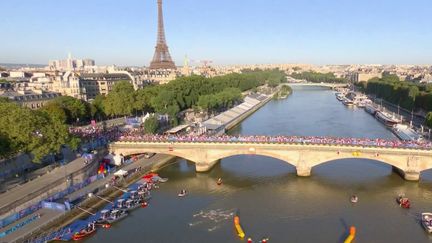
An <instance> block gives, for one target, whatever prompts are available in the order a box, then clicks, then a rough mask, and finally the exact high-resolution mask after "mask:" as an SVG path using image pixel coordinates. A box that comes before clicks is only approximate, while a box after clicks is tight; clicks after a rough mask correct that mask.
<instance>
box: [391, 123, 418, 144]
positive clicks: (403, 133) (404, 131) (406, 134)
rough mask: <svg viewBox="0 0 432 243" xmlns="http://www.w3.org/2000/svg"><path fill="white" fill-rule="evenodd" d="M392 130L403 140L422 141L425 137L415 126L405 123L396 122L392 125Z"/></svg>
mask: <svg viewBox="0 0 432 243" xmlns="http://www.w3.org/2000/svg"><path fill="white" fill-rule="evenodd" d="M391 130H392V132H393V133H394V134H395V135H396V136H397V137H398V138H399V139H400V140H403V141H416V142H417V141H420V140H422V139H423V137H422V136H421V135H420V134H419V133H417V132H416V131H415V130H414V129H413V128H411V127H410V126H408V125H404V124H396V125H393V127H392V129H391Z"/></svg>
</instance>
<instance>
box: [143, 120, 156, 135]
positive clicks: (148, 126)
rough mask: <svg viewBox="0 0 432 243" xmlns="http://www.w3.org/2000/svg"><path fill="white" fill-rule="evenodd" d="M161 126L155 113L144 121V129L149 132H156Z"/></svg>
mask: <svg viewBox="0 0 432 243" xmlns="http://www.w3.org/2000/svg"><path fill="white" fill-rule="evenodd" d="M158 128H159V121H158V119H157V117H156V116H155V115H152V116H150V117H149V118H147V119H146V120H145V122H144V131H145V132H146V133H149V134H155V133H156V132H157V130H158Z"/></svg>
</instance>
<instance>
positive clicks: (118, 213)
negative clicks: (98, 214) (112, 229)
mask: <svg viewBox="0 0 432 243" xmlns="http://www.w3.org/2000/svg"><path fill="white" fill-rule="evenodd" d="M127 215H128V213H127V212H126V211H125V210H118V209H114V210H112V211H111V213H110V216H109V217H108V218H107V219H106V222H108V223H110V224H112V223H115V222H117V221H119V220H121V219H123V218H125V217H126V216H127Z"/></svg>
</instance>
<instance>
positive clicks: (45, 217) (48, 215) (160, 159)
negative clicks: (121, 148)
mask: <svg viewBox="0 0 432 243" xmlns="http://www.w3.org/2000/svg"><path fill="white" fill-rule="evenodd" d="M171 157H172V156H168V155H161V154H157V155H155V156H153V157H152V158H149V159H145V158H141V159H139V160H137V161H136V162H134V163H131V164H127V165H125V166H123V167H122V168H121V169H123V170H132V169H135V168H138V167H141V168H143V169H144V168H146V167H149V166H151V167H158V166H160V165H162V164H165V163H166V161H167V159H169V158H171ZM113 176H114V175H113V174H111V175H109V176H107V177H105V178H104V179H101V180H98V181H95V182H93V183H91V184H90V185H88V186H86V187H84V188H82V189H80V190H78V191H76V192H73V193H72V194H70V195H69V196H67V198H69V199H71V200H74V199H76V198H79V197H81V196H82V195H86V194H88V193H89V192H93V191H95V190H96V189H98V188H103V187H105V184H107V183H108V182H109V180H110V179H111V178H112V177H113ZM36 214H41V215H42V216H41V218H39V219H37V220H35V221H33V222H31V223H29V224H28V225H26V226H24V227H23V228H21V229H20V230H17V231H15V232H14V233H12V234H10V235H8V236H7V237H5V238H0V242H1V243H3V242H13V241H16V240H17V239H19V238H22V237H23V236H25V235H27V234H29V232H33V231H35V230H37V229H39V228H41V227H43V226H45V225H46V224H48V223H50V222H51V221H52V220H54V219H56V218H58V217H59V216H61V215H62V214H63V213H62V212H58V211H54V210H50V209H41V210H38V211H36V212H35V213H33V214H31V215H29V216H27V217H25V218H23V219H21V220H19V221H17V222H14V223H13V224H11V225H9V226H7V227H5V228H3V229H1V230H0V231H6V230H7V229H9V228H10V227H13V226H15V225H16V224H18V223H19V222H22V221H24V220H25V219H27V218H30V217H32V216H34V215H36Z"/></svg>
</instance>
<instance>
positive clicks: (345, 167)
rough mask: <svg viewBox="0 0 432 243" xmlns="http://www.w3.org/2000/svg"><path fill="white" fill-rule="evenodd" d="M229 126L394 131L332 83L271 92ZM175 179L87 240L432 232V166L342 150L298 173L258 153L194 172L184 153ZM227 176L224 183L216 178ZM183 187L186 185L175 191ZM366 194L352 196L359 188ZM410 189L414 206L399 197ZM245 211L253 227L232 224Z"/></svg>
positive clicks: (360, 238)
mask: <svg viewBox="0 0 432 243" xmlns="http://www.w3.org/2000/svg"><path fill="white" fill-rule="evenodd" d="M230 133H232V134H251V135H252V134H260V135H278V134H282V135H306V136H343V137H369V138H387V139H395V136H394V135H393V134H392V133H391V132H390V131H389V130H387V129H386V128H385V127H384V126H383V125H381V124H380V123H379V122H378V121H377V120H375V119H374V118H373V117H372V116H371V115H369V114H368V113H366V112H365V111H363V110H362V109H355V108H347V107H345V106H344V105H343V104H342V103H340V102H338V101H337V100H336V98H335V96H334V93H333V92H332V91H329V90H324V89H320V88H295V89H294V93H293V95H291V96H290V97H289V98H288V99H285V100H280V101H271V102H270V103H268V104H267V105H266V106H264V107H263V108H261V109H260V110H259V111H257V112H256V113H255V114H253V115H252V116H250V117H249V118H248V119H246V120H245V121H244V122H243V123H242V124H241V125H239V126H238V127H236V128H234V129H233V130H232V131H230ZM160 175H161V176H162V177H168V178H169V181H168V182H167V183H165V184H162V185H161V186H160V188H159V189H156V190H154V191H153V198H152V199H151V201H150V206H149V207H147V208H145V209H137V210H136V211H134V212H132V214H131V215H130V216H129V217H127V218H126V219H124V220H123V221H121V222H119V223H117V224H115V225H114V226H113V227H112V228H111V229H110V230H105V231H104V230H102V229H101V230H99V232H98V233H97V234H96V235H94V236H93V237H92V238H90V239H89V240H88V241H87V242H155V243H164V242H167V243H171V242H185V243H186V242H187V243H188V242H199V243H201V242H203V243H212V242H217V243H221V242H246V240H245V239H246V238H247V237H252V239H253V240H254V242H258V240H259V239H261V238H262V237H264V236H267V237H268V238H269V239H270V241H269V242H281V243H285V242H286V243H289V242H329V243H334V242H343V240H344V239H345V237H346V236H347V233H348V228H349V227H350V226H352V225H353V226H356V228H357V239H356V242H368V243H372V242H392V243H396V242H401V243H402V242H416V243H417V242H432V237H430V236H429V235H428V234H427V233H425V231H424V230H423V228H422V227H421V225H420V222H419V216H420V213H421V212H423V211H432V193H431V188H432V187H431V186H432V172H430V171H427V172H425V173H423V174H422V176H421V181H420V182H419V183H416V182H406V181H404V180H403V179H402V178H401V177H400V176H399V175H397V174H395V173H394V172H392V168H391V167H390V166H388V165H386V164H383V163H380V162H376V161H370V160H362V159H345V160H338V161H330V162H329V163H326V164H323V165H320V166H318V167H315V168H313V169H312V176H311V177H309V178H299V177H297V176H296V173H295V169H294V167H293V166H291V165H289V164H288V163H286V162H283V161H280V160H276V159H272V158H268V157H261V156H234V157H230V158H226V159H224V160H222V161H221V163H220V164H218V165H216V167H215V168H214V169H213V170H212V171H210V172H209V173H204V174H197V173H195V170H194V164H191V163H188V162H186V161H184V160H179V161H178V162H177V163H174V164H172V165H169V166H167V167H165V168H164V169H162V170H161V171H160ZM218 177H222V178H223V185H222V186H217V185H216V179H217V178H218ZM182 188H186V189H187V190H188V191H189V195H188V196H187V197H185V198H178V197H177V194H178V192H179V191H180V190H181V189H182ZM354 193H355V194H357V195H358V197H359V202H358V203H357V204H355V205H353V204H351V203H350V202H349V197H350V195H352V194H354ZM399 193H405V194H406V195H407V196H408V197H409V198H410V199H411V203H412V208H411V209H409V210H406V209H402V208H400V207H399V206H398V205H397V204H396V201H395V198H396V196H397V195H398V194H399ZM235 211H238V212H239V214H240V218H241V224H242V226H243V229H244V231H245V233H246V238H245V239H244V240H243V241H242V240H241V239H239V238H238V237H237V235H236V233H235V230H234V227H233V223H232V216H231V215H232V214H233V213H234V212H235Z"/></svg>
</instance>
